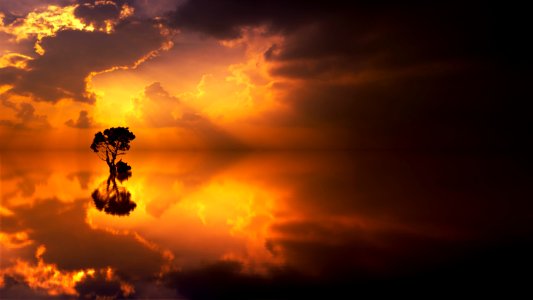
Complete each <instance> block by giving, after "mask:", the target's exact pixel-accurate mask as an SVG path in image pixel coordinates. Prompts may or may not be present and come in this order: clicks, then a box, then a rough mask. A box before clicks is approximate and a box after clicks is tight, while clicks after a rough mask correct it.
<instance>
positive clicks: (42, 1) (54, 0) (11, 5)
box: [0, 0, 76, 16]
mask: <svg viewBox="0 0 533 300" xmlns="http://www.w3.org/2000/svg"><path fill="white" fill-rule="evenodd" d="M75 2H76V0H18V1H9V0H2V1H0V12H3V13H6V14H10V15H17V16H24V15H26V14H28V13H29V12H32V11H34V10H36V9H40V8H44V7H46V6H48V5H58V6H65V5H69V4H74V3H75Z"/></svg>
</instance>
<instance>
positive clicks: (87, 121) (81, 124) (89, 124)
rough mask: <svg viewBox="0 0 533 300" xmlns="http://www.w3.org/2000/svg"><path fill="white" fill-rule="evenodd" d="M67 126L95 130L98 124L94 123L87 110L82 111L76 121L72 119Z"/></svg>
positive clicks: (67, 122)
mask: <svg viewBox="0 0 533 300" xmlns="http://www.w3.org/2000/svg"><path fill="white" fill-rule="evenodd" d="M65 125H67V126H68V127H73V128H80V129H85V128H93V127H95V126H96V124H95V123H94V121H93V118H92V117H90V116H89V113H88V112H87V111H86V110H81V111H80V114H79V116H78V119H77V120H76V121H74V120H72V119H70V120H68V121H66V122H65Z"/></svg>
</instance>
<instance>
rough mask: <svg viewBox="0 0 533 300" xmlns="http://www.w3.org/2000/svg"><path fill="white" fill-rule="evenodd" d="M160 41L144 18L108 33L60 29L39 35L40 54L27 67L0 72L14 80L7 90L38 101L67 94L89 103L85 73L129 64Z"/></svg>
mask: <svg viewBox="0 0 533 300" xmlns="http://www.w3.org/2000/svg"><path fill="white" fill-rule="evenodd" d="M164 42H165V38H164V37H163V36H162V35H161V34H160V31H159V29H158V28H157V27H156V26H155V24H153V23H151V22H148V21H127V22H123V23H121V24H118V25H117V26H116V28H115V31H114V32H113V33H112V34H106V33H104V32H85V31H73V30H64V31H60V32H58V33H57V35H56V36H53V37H46V38H43V40H42V42H41V46H42V47H43V49H44V50H45V53H44V55H42V56H38V57H37V58H35V59H34V60H31V61H29V62H28V68H27V69H25V70H17V72H14V71H13V70H12V69H9V70H8V71H6V70H4V69H0V73H7V74H8V75H6V76H5V77H6V79H7V80H9V81H7V82H5V83H12V84H13V83H14V87H13V88H12V89H10V90H9V91H8V92H7V93H13V94H20V95H27V96H32V97H34V98H35V99H36V100H40V101H49V102H57V101H59V100H60V99H63V98H67V99H73V100H75V101H81V102H88V103H93V102H94V101H95V95H94V94H93V93H92V92H91V91H88V90H87V81H86V78H87V77H88V76H89V74H91V73H92V72H101V71H105V70H108V69H111V68H113V67H126V66H131V65H132V64H134V63H135V62H136V61H137V60H139V59H141V58H142V57H144V56H145V55H147V54H148V53H150V52H151V51H154V50H157V49H159V48H160V47H161V46H162V44H163V43H164ZM13 77H15V78H13ZM13 81H15V82H13ZM2 83H4V82H2Z"/></svg>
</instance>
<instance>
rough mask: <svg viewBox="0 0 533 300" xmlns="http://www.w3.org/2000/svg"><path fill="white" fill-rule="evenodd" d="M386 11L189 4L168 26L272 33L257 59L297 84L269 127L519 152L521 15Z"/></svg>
mask: <svg viewBox="0 0 533 300" xmlns="http://www.w3.org/2000/svg"><path fill="white" fill-rule="evenodd" d="M388 2H389V1H379V2H372V3H370V2H368V1H358V2H351V3H350V4H342V3H328V5H323V4H321V5H315V4H311V3H307V2H300V1H297V2H291V3H286V2H282V1H259V2H256V1H254V2H253V3H252V2H250V3H244V2H242V1H231V0H227V1H209V0H191V1H189V2H187V3H185V4H184V5H182V6H179V7H178V8H177V10H176V12H175V13H174V14H173V15H172V16H170V17H171V19H172V20H173V22H174V23H173V24H174V25H175V26H178V27H180V28H184V29H188V30H195V31H200V32H203V33H205V34H207V35H211V36H213V37H215V38H219V39H232V38H237V37H239V36H240V34H241V30H242V29H243V28H245V27H247V26H259V25H264V26H267V28H268V29H269V32H268V33H267V34H269V33H281V34H283V36H284V41H283V43H281V44H278V45H274V46H273V47H271V48H270V49H269V50H268V51H266V52H265V53H264V54H265V58H266V59H267V60H268V61H269V62H270V64H271V70H270V71H271V74H272V75H274V76H276V77H278V78H279V79H282V80H283V79H291V80H293V79H297V80H300V81H301V84H299V85H296V87H293V88H288V89H287V92H288V94H289V96H287V97H285V98H284V99H281V101H282V102H284V103H285V104H288V105H289V107H290V108H292V110H293V113H294V114H292V115H287V116H281V117H280V116H278V117H280V120H277V121H274V122H281V124H285V125H286V126H304V127H309V128H316V129H317V130H319V131H320V130H322V129H324V128H330V129H331V130H330V132H328V133H325V134H329V135H331V136H332V137H334V139H336V140H337V141H336V142H337V144H339V140H341V139H343V140H344V141H343V142H340V144H341V145H338V146H339V147H349V148H353V147H357V148H369V147H378V148H382V147H386V148H390V147H393V148H397V147H402V148H403V147H410V148H418V147H426V148H448V147H449V148H458V147H459V148H462V147H468V148H472V147H473V148H486V147H496V148H520V147H530V146H531V141H526V140H524V139H523V138H522V137H523V136H527V135H530V133H531V132H533V126H532V123H531V122H530V121H528V120H531V118H532V115H531V113H530V111H529V110H527V109H526V101H524V99H526V98H527V97H526V95H530V91H528V89H527V88H525V87H526V86H527V81H528V79H527V78H530V75H529V74H528V73H527V71H526V70H527V68H528V67H527V66H530V65H531V55H530V54H529V53H530V52H531V47H530V46H527V43H525V40H524V39H523V36H526V35H527V32H526V31H527V30H526V28H527V27H528V26H527V24H526V21H525V20H526V19H527V17H526V16H525V13H523V12H520V11H519V10H518V9H514V8H506V7H500V6H493V5H490V4H487V3H480V2H479V3H478V2H476V1H475V2H469V3H468V4H467V3H463V2H458V1H447V2H443V3H439V2H432V3H422V2H418V1H412V2H408V3H402V4H399V3H388ZM502 20H507V21H506V22H502ZM275 119H276V117H272V116H270V115H269V116H267V117H266V118H265V122H270V123H272V122H273V121H272V120H275Z"/></svg>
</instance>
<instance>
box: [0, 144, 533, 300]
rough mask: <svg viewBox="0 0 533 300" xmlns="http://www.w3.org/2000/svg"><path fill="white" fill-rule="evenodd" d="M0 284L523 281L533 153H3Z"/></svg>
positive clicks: (249, 293)
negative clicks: (116, 199) (112, 161)
mask: <svg viewBox="0 0 533 300" xmlns="http://www.w3.org/2000/svg"><path fill="white" fill-rule="evenodd" d="M0 159H1V169H0V172H1V173H0V177H1V185H0V192H1V206H0V215H1V223H0V230H1V231H0V242H1V244H0V246H1V248H0V250H1V252H0V259H1V260H0V286H1V289H0V295H1V296H2V297H3V298H4V297H5V298H35V297H61V298H62V297H67V298H68V297H82V298H85V297H89V298H91V297H97V296H110V297H118V298H124V297H131V298H182V299H220V298H226V299H237V298H252V299H257V298H259V299H280V298H301V297H307V298H312V297H315V296H317V295H319V296H324V297H327V296H331V295H332V294H336V293H340V292H341V291H342V292H343V293H351V294H354V295H355V294H358V295H361V294H363V293H372V294H373V293H387V292H390V291H391V290H395V291H404V292H407V293H415V292H416V291H420V287H431V288H432V290H433V292H435V291H437V292H438V291H439V289H440V290H441V291H445V290H447V291H449V290H450V288H452V287H463V288H464V287H468V288H473V289H476V288H481V287H483V288H482V289H484V290H487V289H488V290H490V287H491V285H493V286H499V285H502V284H503V283H505V284H506V285H505V286H507V283H509V284H511V285H512V286H513V287H514V288H517V287H525V286H527V277H523V276H520V275H519V271H520V270H522V269H524V270H525V268H527V267H528V266H531V259H530V258H529V254H530V253H531V252H530V251H531V247H530V245H531V243H530V242H531V236H532V235H531V232H532V229H533V226H532V225H531V224H532V222H531V221H532V217H533V213H532V203H531V199H533V197H532V196H533V195H532V191H531V183H532V182H533V181H532V180H533V177H532V172H531V164H529V163H526V162H525V160H523V159H522V158H521V157H517V156H509V155H498V154H491V155H489V154H487V155H475V156H474V155H469V154H422V153H392V152H303V153H302V152H281V153H280V152H273V153H272V152H269V153H262V152H253V153H241V152H238V153H233V152H218V153H210V152H132V153H131V154H128V155H127V156H126V157H124V160H125V161H127V162H128V163H129V164H130V165H131V166H132V167H133V169H132V176H131V177H130V178H129V179H127V180H125V181H123V182H122V183H120V182H117V188H120V191H122V193H124V194H126V193H128V195H129V196H128V197H129V198H128V201H131V202H132V203H133V205H128V206H124V205H123V206H122V207H119V208H116V206H115V207H111V208H109V207H108V208H107V209H105V208H103V207H102V205H100V206H99V204H98V203H97V201H95V199H94V196H92V195H93V194H94V192H95V190H96V191H98V190H99V191H100V192H103V191H105V190H106V187H107V185H106V183H107V179H108V173H107V172H108V170H107V166H106V164H105V163H104V162H102V161H99V160H98V158H97V157H96V156H95V155H94V154H92V153H91V152H89V151H87V152H47V153H40V152H39V153H35V152H27V153H14V152H13V153H11V152H8V153H2V155H1V158H0Z"/></svg>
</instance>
